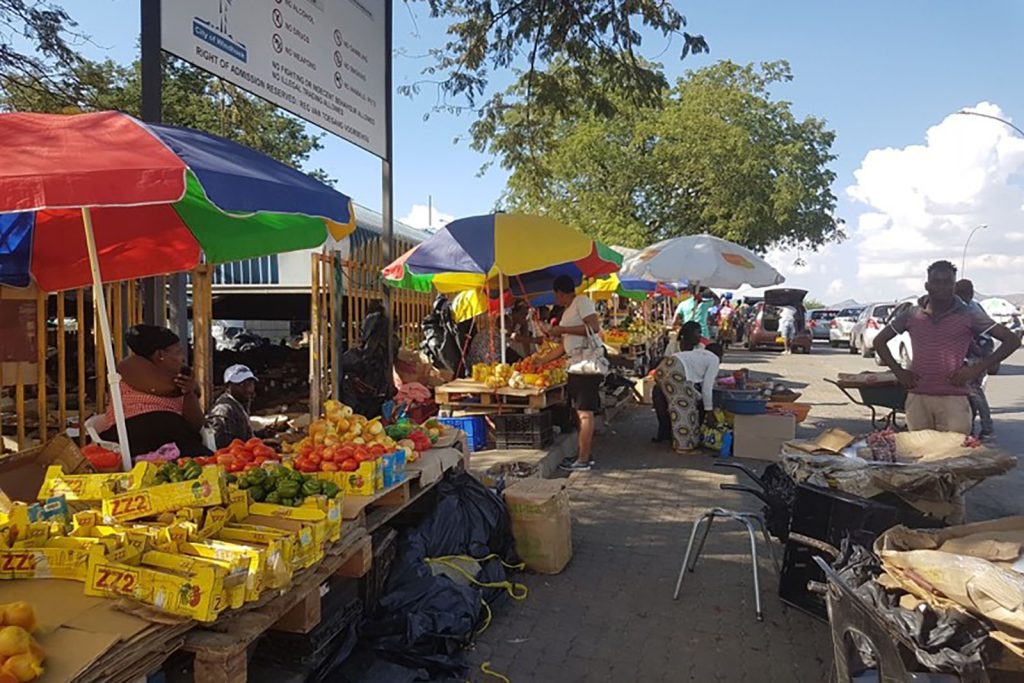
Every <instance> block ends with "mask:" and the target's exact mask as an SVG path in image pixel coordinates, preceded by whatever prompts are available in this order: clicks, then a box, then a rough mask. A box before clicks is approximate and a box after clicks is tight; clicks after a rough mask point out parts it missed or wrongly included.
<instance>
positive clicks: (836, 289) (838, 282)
mask: <svg viewBox="0 0 1024 683" xmlns="http://www.w3.org/2000/svg"><path fill="white" fill-rule="evenodd" d="M842 291H843V279H842V278H841V277H837V278H836V279H835V280H833V281H832V282H830V283H828V289H827V290H826V292H827V293H828V294H832V295H835V294H839V293H841V292H842Z"/></svg>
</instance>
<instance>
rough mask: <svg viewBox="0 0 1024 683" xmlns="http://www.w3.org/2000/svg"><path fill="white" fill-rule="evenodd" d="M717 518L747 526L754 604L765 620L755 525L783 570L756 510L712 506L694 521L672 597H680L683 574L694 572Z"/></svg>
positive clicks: (773, 558) (760, 617) (776, 570)
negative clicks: (694, 543)
mask: <svg viewBox="0 0 1024 683" xmlns="http://www.w3.org/2000/svg"><path fill="white" fill-rule="evenodd" d="M715 518H722V519H734V520H736V521H737V522H739V523H740V524H742V525H743V526H745V527H746V528H747V534H748V535H749V536H750V557H751V561H752V562H753V565H754V606H755V608H756V610H757V620H758V621H764V612H762V611H761V581H760V579H759V578H758V573H757V536H756V535H755V533H754V532H755V527H756V529H758V530H760V532H761V535H762V536H763V537H764V542H765V543H766V544H767V545H768V552H769V553H770V554H771V556H772V562H774V563H775V572H776V574H780V573H781V570H780V569H779V560H778V558H777V557H776V556H775V548H774V547H773V546H772V539H771V538H770V537H769V536H768V530H767V529H766V528H765V525H764V518H763V517H762V516H761V515H760V514H759V513H756V512H737V511H736V510H725V509H723V508H712V509H711V510H708V511H707V512H705V513H704V514H703V515H701V516H700V519H698V520H697V521H696V522H695V523H694V525H693V530H692V531H691V532H690V542H689V543H687V544H686V556H685V557H684V558H683V566H682V567H680V568H679V579H678V580H676V592H675V593H674V594H673V595H672V599H673V600H678V599H679V589H680V588H681V587H682V585H683V576H685V575H686V571H687V570H689V571H691V572H692V571H693V570H694V568H695V567H696V566H697V560H698V558H700V553H701V551H702V550H703V549H704V541H706V540H707V539H708V533H709V532H710V531H711V523H712V522H713V521H715ZM701 524H704V533H703V534H702V535H701V537H700V543H698V544H697V552H696V553H694V554H693V562H692V563H691V562H690V552H691V551H692V550H693V541H694V539H696V538H697V532H698V531H699V530H700V527H701Z"/></svg>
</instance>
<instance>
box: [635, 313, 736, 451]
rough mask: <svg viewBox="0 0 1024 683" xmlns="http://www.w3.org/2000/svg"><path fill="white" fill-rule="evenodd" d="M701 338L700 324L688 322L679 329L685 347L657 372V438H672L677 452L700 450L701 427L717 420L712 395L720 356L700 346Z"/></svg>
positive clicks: (655, 401) (655, 396)
mask: <svg viewBox="0 0 1024 683" xmlns="http://www.w3.org/2000/svg"><path fill="white" fill-rule="evenodd" d="M700 338H701V327H700V325H699V324H698V323H696V322H688V323H685V324H684V325H683V327H682V329H681V330H680V332H679V344H680V346H681V347H682V349H683V350H682V351H680V352H678V353H673V354H672V355H670V356H667V357H666V358H665V360H663V361H662V362H661V365H659V366H658V369H657V370H656V371H655V373H654V378H655V382H656V383H655V386H654V390H653V392H652V401H653V403H654V412H655V413H656V414H657V416H658V435H657V436H656V437H655V438H654V441H656V442H657V441H668V440H669V439H670V438H671V439H672V447H673V448H674V449H675V450H677V451H683V452H687V451H694V450H696V449H698V448H699V447H700V442H701V438H700V437H701V435H700V430H701V426H702V425H703V424H704V423H705V422H711V421H713V420H714V405H713V402H712V396H713V392H714V389H715V378H716V377H718V367H719V364H720V359H719V357H718V356H717V355H716V354H714V353H712V352H711V351H708V350H707V349H705V348H701V347H700Z"/></svg>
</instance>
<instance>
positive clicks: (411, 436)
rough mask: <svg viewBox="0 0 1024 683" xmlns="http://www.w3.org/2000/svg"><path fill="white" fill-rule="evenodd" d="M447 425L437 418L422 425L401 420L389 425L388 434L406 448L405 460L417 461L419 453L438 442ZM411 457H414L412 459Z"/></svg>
mask: <svg viewBox="0 0 1024 683" xmlns="http://www.w3.org/2000/svg"><path fill="white" fill-rule="evenodd" d="M444 429H445V426H444V425H443V424H441V423H440V422H438V421H437V420H435V419H430V420H427V421H426V422H424V423H423V424H422V425H418V424H416V423H415V422H410V421H408V420H401V421H399V422H396V423H395V424H393V425H388V426H387V428H386V430H385V431H386V432H387V434H388V436H390V437H391V438H392V439H394V440H395V441H396V442H397V443H398V447H399V448H403V449H405V461H406V462H407V463H408V462H415V461H416V459H417V457H418V454H419V453H420V452H422V451H428V450H430V449H431V448H432V447H433V444H435V443H437V440H438V439H439V438H440V437H441V433H442V432H443V431H444ZM410 458H412V459H411V460H410Z"/></svg>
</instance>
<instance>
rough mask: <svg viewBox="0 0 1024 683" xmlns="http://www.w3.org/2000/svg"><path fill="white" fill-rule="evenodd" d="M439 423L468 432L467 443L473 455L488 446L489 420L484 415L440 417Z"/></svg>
mask: <svg viewBox="0 0 1024 683" xmlns="http://www.w3.org/2000/svg"><path fill="white" fill-rule="evenodd" d="M437 421H438V422H440V423H441V424H443V425H448V426H449V427H454V428H455V429H461V430H462V431H464V432H466V442H467V443H468V444H469V450H470V452H471V453H472V452H475V451H479V450H482V449H483V448H484V447H485V446H487V418H485V417H484V416H483V415H466V416H465V417H440V418H438V420H437Z"/></svg>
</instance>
